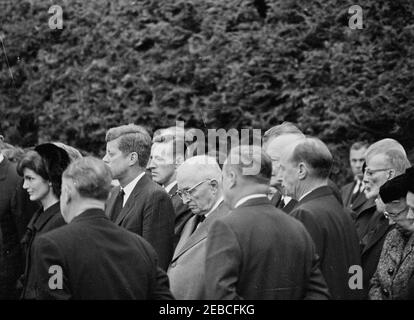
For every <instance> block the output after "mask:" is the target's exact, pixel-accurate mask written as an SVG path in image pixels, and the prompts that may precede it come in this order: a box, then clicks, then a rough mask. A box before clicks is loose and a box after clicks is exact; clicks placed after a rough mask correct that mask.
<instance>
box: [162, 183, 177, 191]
mask: <svg viewBox="0 0 414 320" xmlns="http://www.w3.org/2000/svg"><path fill="white" fill-rule="evenodd" d="M176 184H177V180H176V181H173V182H171V183H170V184H169V185H168V186H166V187H164V189H165V191H166V192H167V193H170V191H171V189H172V188H174V187H175V185H176Z"/></svg>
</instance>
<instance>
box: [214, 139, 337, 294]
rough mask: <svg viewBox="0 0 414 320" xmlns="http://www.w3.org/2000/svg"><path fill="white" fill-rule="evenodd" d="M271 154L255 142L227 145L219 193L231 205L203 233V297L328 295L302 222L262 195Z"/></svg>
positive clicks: (267, 181)
mask: <svg viewBox="0 0 414 320" xmlns="http://www.w3.org/2000/svg"><path fill="white" fill-rule="evenodd" d="M271 174H272V163H271V160H270V158H269V157H268V156H267V154H265V153H264V152H263V151H262V149H261V148H259V147H257V146H253V147H250V146H241V147H236V148H234V149H232V150H231V151H230V155H229V157H228V158H227V160H226V162H225V163H224V166H223V193H224V199H225V202H226V203H227V204H228V205H229V206H230V207H231V208H232V211H231V212H230V213H229V214H228V215H226V216H225V217H222V218H220V219H217V220H216V221H214V222H213V224H212V225H211V227H210V230H209V233H208V237H207V254H206V295H207V299H233V300H236V299H253V300H273V299H327V298H328V297H329V293H328V290H327V287H326V283H325V281H324V279H323V276H322V274H321V271H320V269H319V264H318V260H317V257H316V251H315V247H314V244H313V241H312V238H311V237H310V235H309V233H308V232H307V231H306V229H305V228H304V226H303V225H302V224H301V223H300V222H298V221H296V220H295V219H293V218H291V217H289V216H288V215H287V214H286V213H284V212H282V211H281V210H280V209H277V208H275V207H274V205H272V203H271V202H270V200H269V199H268V198H267V195H266V193H267V190H268V188H269V180H270V178H271Z"/></svg>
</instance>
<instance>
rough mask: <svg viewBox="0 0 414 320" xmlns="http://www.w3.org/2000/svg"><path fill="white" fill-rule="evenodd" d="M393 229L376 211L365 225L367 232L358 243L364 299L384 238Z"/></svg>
mask: <svg viewBox="0 0 414 320" xmlns="http://www.w3.org/2000/svg"><path fill="white" fill-rule="evenodd" d="M393 228H394V225H390V224H389V220H388V219H386V218H385V216H384V214H383V213H382V212H378V211H375V212H374V214H373V215H372V217H371V219H370V221H369V222H368V224H367V228H366V229H367V231H366V232H365V234H364V235H363V237H362V239H361V242H360V246H361V250H362V253H361V266H362V270H363V285H364V287H363V289H364V290H363V292H364V297H367V296H368V291H369V284H370V280H371V278H372V276H373V275H374V273H375V270H377V266H378V262H379V259H380V256H381V251H382V247H383V244H384V241H385V238H386V237H387V234H388V233H389V232H390V231H391V230H392V229H393Z"/></svg>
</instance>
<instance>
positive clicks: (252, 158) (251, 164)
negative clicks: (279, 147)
mask: <svg viewBox="0 0 414 320" xmlns="http://www.w3.org/2000/svg"><path fill="white" fill-rule="evenodd" d="M225 164H226V166H227V165H231V166H233V167H236V168H237V171H238V172H239V173H241V174H242V175H243V177H244V178H245V179H248V180H252V181H254V182H256V183H260V184H269V183H270V178H271V176H272V160H271V159H270V157H269V156H268V155H267V153H266V152H264V150H263V149H262V148H260V147H258V146H249V145H241V146H238V147H235V148H232V149H231V150H230V152H229V155H228V157H227V161H226V163H225Z"/></svg>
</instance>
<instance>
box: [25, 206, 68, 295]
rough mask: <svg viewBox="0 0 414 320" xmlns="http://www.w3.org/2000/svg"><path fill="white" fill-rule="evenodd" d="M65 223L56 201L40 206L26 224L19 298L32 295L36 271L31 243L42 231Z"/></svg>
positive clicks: (47, 230)
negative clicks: (44, 207) (46, 206)
mask: <svg viewBox="0 0 414 320" xmlns="http://www.w3.org/2000/svg"><path fill="white" fill-rule="evenodd" d="M65 224H66V222H65V220H64V219H63V217H62V214H61V213H60V203H59V202H56V203H55V204H54V205H52V206H51V207H49V208H47V209H46V210H45V211H43V208H40V209H39V210H38V211H37V212H36V213H35V214H34V216H33V218H32V219H31V220H30V222H29V224H28V225H27V230H26V233H25V235H24V237H23V239H22V245H23V249H24V252H25V256H26V265H25V269H24V274H23V276H22V278H21V279H20V282H21V284H22V286H23V288H22V293H21V298H22V299H30V297H32V296H33V290H34V280H35V278H36V273H35V271H34V270H33V264H34V262H35V261H34V260H33V243H34V241H35V240H36V239H37V238H38V237H39V236H41V235H42V234H44V233H47V232H49V231H51V230H54V229H57V228H59V227H62V226H64V225H65Z"/></svg>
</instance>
